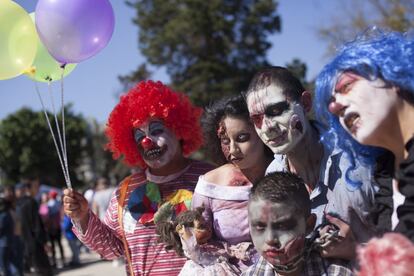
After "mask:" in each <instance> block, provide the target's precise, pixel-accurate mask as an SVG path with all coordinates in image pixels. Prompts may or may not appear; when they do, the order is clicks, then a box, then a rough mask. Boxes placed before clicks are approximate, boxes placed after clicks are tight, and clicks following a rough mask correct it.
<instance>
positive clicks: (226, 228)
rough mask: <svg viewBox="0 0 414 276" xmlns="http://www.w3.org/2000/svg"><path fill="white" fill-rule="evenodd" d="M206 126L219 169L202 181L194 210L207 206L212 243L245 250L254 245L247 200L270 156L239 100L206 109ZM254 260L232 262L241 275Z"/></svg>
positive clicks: (194, 198)
mask: <svg viewBox="0 0 414 276" xmlns="http://www.w3.org/2000/svg"><path fill="white" fill-rule="evenodd" d="M202 126H203V131H204V136H205V140H206V145H207V152H208V153H209V154H210V155H211V157H212V159H213V160H214V161H215V162H216V163H217V164H218V165H221V166H220V167H218V168H217V169H215V170H212V171H210V172H208V173H206V174H204V175H202V176H200V178H199V180H198V183H197V186H196V189H195V192H194V196H193V202H192V204H193V207H194V208H196V207H199V206H204V208H205V211H204V212H203V216H204V219H205V220H206V223H207V226H208V227H209V228H210V229H211V230H212V232H213V236H212V241H215V242H221V243H223V244H226V245H225V246H227V245H228V246H239V247H245V244H246V242H251V239H250V234H249V227H248V219H247V200H248V195H249V193H250V189H251V187H252V183H253V182H254V181H256V180H257V179H259V178H260V177H262V176H263V175H264V173H265V169H266V167H267V166H268V165H269V163H270V161H271V158H272V153H271V151H270V150H269V149H268V148H267V147H265V145H264V144H263V142H262V141H261V140H260V138H259V137H258V136H257V133H256V132H255V130H254V127H253V124H252V123H251V121H250V119H249V113H248V110H247V106H246V103H245V102H244V99H243V98H242V96H241V95H239V96H234V97H230V98H224V99H221V100H219V101H217V102H215V103H214V104H212V105H211V106H210V107H208V108H207V109H206V111H205V113H204V116H203V118H202ZM235 225H237V227H235ZM246 249H247V250H248V251H247V252H246V254H247V255H248V256H250V254H253V253H254V251H252V246H250V247H248V248H246ZM242 255H243V254H242ZM253 256H254V255H252V256H251V257H248V258H243V259H237V258H236V259H231V260H230V261H231V262H233V264H234V265H236V266H237V267H238V268H239V269H241V270H243V269H244V268H246V266H249V265H250V264H252V261H253V260H252V259H251V258H253Z"/></svg>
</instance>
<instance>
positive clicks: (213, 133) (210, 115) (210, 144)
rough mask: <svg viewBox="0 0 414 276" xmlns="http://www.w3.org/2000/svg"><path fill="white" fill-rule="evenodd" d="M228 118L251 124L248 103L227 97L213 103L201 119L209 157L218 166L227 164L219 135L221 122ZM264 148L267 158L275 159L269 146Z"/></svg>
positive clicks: (235, 97)
mask: <svg viewBox="0 0 414 276" xmlns="http://www.w3.org/2000/svg"><path fill="white" fill-rule="evenodd" d="M226 117H231V118H237V119H241V120H244V121H246V122H248V123H249V124H251V121H250V116H249V110H248V109H247V105H246V102H245V101H244V99H243V97H242V96H241V95H237V96H231V97H225V98H222V99H220V100H218V101H215V102H213V103H212V104H210V105H209V106H208V107H206V109H205V112H204V114H203V116H202V118H201V125H202V128H203V135H204V142H205V145H206V148H207V153H208V155H209V157H210V158H211V159H212V160H213V161H214V162H215V163H216V164H218V165H223V164H226V163H227V160H226V157H225V156H224V154H223V152H222V149H221V144H220V138H219V137H218V133H217V131H218V128H219V125H220V122H222V121H223V119H224V118H226ZM264 148H265V150H264V151H265V156H268V157H271V158H273V153H272V151H271V150H270V149H269V148H268V147H267V146H264Z"/></svg>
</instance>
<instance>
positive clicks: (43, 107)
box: [35, 83, 72, 189]
mask: <svg viewBox="0 0 414 276" xmlns="http://www.w3.org/2000/svg"><path fill="white" fill-rule="evenodd" d="M35 89H36V92H37V96H38V97H39V100H40V103H41V104H42V109H43V113H44V115H45V118H46V121H47V125H48V126H49V130H50V133H51V134H52V138H53V142H54V144H55V148H56V152H57V154H58V157H59V162H60V166H61V168H62V172H63V176H64V178H65V182H66V185H67V186H68V188H70V189H72V184H71V183H70V179H69V175H68V174H66V171H65V167H64V165H63V161H62V157H61V154H60V151H59V146H58V144H57V142H56V137H55V134H54V132H53V128H52V125H51V124H50V121H49V116H48V115H47V112H46V108H45V105H44V103H43V99H42V96H41V95H40V92H39V88H38V87H37V84H36V83H35Z"/></svg>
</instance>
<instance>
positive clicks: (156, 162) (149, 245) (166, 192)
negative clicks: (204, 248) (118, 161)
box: [63, 81, 212, 275]
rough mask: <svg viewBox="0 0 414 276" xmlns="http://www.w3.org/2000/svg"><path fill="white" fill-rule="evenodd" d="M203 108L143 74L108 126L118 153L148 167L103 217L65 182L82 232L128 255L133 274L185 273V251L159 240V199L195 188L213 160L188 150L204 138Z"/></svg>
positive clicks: (105, 250)
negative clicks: (180, 252) (156, 222)
mask: <svg viewBox="0 0 414 276" xmlns="http://www.w3.org/2000/svg"><path fill="white" fill-rule="evenodd" d="M201 112H202V110H201V109H199V108H196V107H195V106H193V105H192V104H191V103H190V100H189V99H188V98H187V97H186V96H185V95H184V94H182V93H179V92H174V91H172V90H171V89H170V88H169V87H167V86H166V85H164V84H162V83H161V82H153V81H142V82H140V83H138V84H137V85H136V86H135V87H134V88H132V89H131V90H130V91H129V92H128V93H127V94H125V95H123V96H122V97H121V99H120V102H119V103H118V104H117V105H116V106H115V108H114V110H113V111H112V112H111V115H110V117H109V120H108V123H107V129H106V134H107V136H108V138H109V144H108V148H109V149H110V150H111V151H112V152H113V154H114V157H115V158H119V157H121V156H123V157H124V159H123V161H124V162H125V163H126V164H128V165H129V166H131V167H135V166H140V167H142V168H143V171H142V172H138V173H136V174H133V175H131V176H129V177H127V178H126V179H124V180H123V181H122V182H121V184H120V185H119V186H118V187H117V189H116V191H115V193H114V195H113V197H112V199H111V201H110V203H109V206H108V210H107V212H106V215H105V218H104V220H103V221H101V220H100V219H99V218H98V217H97V216H96V215H95V214H93V212H92V211H91V210H90V208H89V207H88V202H87V200H86V199H85V198H84V197H83V196H82V195H81V194H80V193H78V192H76V191H75V190H69V189H66V190H64V195H65V196H64V199H63V201H64V211H65V213H66V214H67V215H68V216H69V217H70V218H71V219H72V220H73V222H74V225H75V227H74V232H75V234H76V235H77V237H78V238H79V239H80V240H81V241H82V242H83V243H84V244H86V245H87V246H88V247H90V248H91V249H92V250H94V251H97V252H98V253H99V254H100V255H101V256H102V257H104V258H106V259H115V258H118V257H120V256H125V259H126V271H127V273H128V275H178V273H179V272H180V270H181V268H182V266H183V265H184V263H185V258H183V257H180V256H178V255H176V253H175V252H167V251H165V249H164V245H163V244H161V243H158V242H157V237H158V236H157V234H156V232H155V230H156V229H155V225H154V222H153V218H154V214H155V212H156V208H157V206H158V205H159V204H160V203H162V202H164V201H166V200H167V198H169V197H171V196H173V195H174V194H175V193H177V191H178V190H183V189H184V190H188V191H190V192H191V191H193V190H194V187H195V184H196V182H197V179H198V176H199V175H201V174H203V173H205V172H207V171H209V170H211V169H212V166H211V165H209V164H206V163H204V162H200V161H195V160H193V159H190V158H188V156H189V155H190V154H191V153H192V152H194V151H196V150H197V149H198V148H199V147H200V146H201V144H202V135H201V128H200V123H199V118H200V115H201Z"/></svg>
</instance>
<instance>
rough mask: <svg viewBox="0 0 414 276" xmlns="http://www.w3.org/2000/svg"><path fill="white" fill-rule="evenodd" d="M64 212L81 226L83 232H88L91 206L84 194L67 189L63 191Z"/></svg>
mask: <svg viewBox="0 0 414 276" xmlns="http://www.w3.org/2000/svg"><path fill="white" fill-rule="evenodd" d="M63 210H64V212H65V214H66V215H67V216H68V217H70V218H71V219H72V220H73V221H74V222H76V223H79V224H80V226H81V228H82V231H85V230H86V226H87V224H88V220H89V205H88V201H87V200H86V198H85V197H83V195H82V194H80V193H78V192H77V191H74V190H72V189H65V190H64V191H63Z"/></svg>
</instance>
